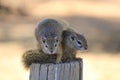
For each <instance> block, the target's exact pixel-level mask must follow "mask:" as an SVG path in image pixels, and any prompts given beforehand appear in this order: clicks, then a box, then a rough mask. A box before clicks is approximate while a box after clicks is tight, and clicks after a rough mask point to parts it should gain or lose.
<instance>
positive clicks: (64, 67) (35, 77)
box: [30, 59, 83, 80]
mask: <svg viewBox="0 0 120 80" xmlns="http://www.w3.org/2000/svg"><path fill="white" fill-rule="evenodd" d="M82 69H83V62H82V59H78V60H75V61H71V62H68V63H58V64H53V63H48V64H32V65H31V66H30V80H82V71H83V70H82Z"/></svg>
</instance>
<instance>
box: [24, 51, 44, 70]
mask: <svg viewBox="0 0 120 80" xmlns="http://www.w3.org/2000/svg"><path fill="white" fill-rule="evenodd" d="M42 60H43V57H42V54H40V52H39V50H28V51H26V52H25V53H24V54H23V56H22V63H23V65H24V67H25V68H26V69H29V67H30V65H31V64H32V63H40V62H42Z"/></svg>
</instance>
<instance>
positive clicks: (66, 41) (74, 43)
mask: <svg viewBox="0 0 120 80" xmlns="http://www.w3.org/2000/svg"><path fill="white" fill-rule="evenodd" d="M62 37H63V41H62V47H63V56H62V62H67V61H72V60H75V59H76V52H77V51H78V50H87V48H88V46H87V40H86V38H85V37H84V36H83V35H81V34H78V33H76V32H75V31H74V30H72V29H67V30H64V31H63V35H62Z"/></svg>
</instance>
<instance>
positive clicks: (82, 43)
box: [65, 32, 88, 50]
mask: <svg viewBox="0 0 120 80" xmlns="http://www.w3.org/2000/svg"><path fill="white" fill-rule="evenodd" d="M68 34H69V35H68V36H67V38H65V39H66V43H65V44H66V45H67V46H68V47H70V48H71V49H75V50H87V48H88V46H87V40H86V39H85V37H84V36H83V35H81V34H78V33H75V32H69V33H68Z"/></svg>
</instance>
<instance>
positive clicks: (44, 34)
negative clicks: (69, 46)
mask: <svg viewBox="0 0 120 80" xmlns="http://www.w3.org/2000/svg"><path fill="white" fill-rule="evenodd" d="M63 27H64V25H63V24H62V21H60V20H56V19H52V18H47V19H43V20H41V21H40V22H39V23H38V25H37V27H36V28H35V37H36V40H37V42H38V49H39V50H42V51H43V52H44V54H56V55H57V59H56V62H57V63H59V62H61V57H62V46H61V41H62V32H63Z"/></svg>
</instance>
